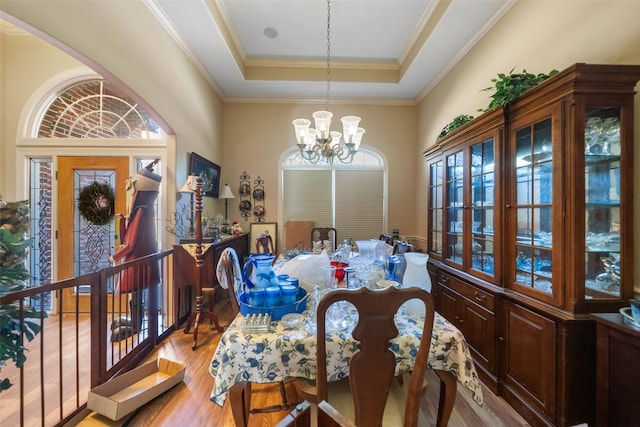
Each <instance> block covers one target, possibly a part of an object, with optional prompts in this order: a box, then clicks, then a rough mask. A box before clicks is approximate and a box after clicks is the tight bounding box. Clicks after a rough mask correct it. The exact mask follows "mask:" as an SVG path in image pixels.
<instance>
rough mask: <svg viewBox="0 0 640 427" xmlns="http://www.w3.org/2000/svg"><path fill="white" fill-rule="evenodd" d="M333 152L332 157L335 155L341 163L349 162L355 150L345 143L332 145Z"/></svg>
mask: <svg viewBox="0 0 640 427" xmlns="http://www.w3.org/2000/svg"><path fill="white" fill-rule="evenodd" d="M345 148H346V149H345ZM333 152H334V157H336V158H337V159H338V160H339V161H340V163H343V164H349V163H351V162H352V161H353V155H354V154H355V151H354V150H352V149H351V148H350V147H348V146H346V145H345V146H342V145H339V146H337V147H334V149H333Z"/></svg>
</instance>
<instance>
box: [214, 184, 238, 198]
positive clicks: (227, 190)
mask: <svg viewBox="0 0 640 427" xmlns="http://www.w3.org/2000/svg"><path fill="white" fill-rule="evenodd" d="M218 198H219V199H235V198H236V196H234V195H233V192H231V187H229V186H228V185H227V184H225V185H224V187H222V191H221V192H220V195H219V196H218Z"/></svg>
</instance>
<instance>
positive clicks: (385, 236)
mask: <svg viewBox="0 0 640 427" xmlns="http://www.w3.org/2000/svg"><path fill="white" fill-rule="evenodd" d="M378 240H382V241H383V242H385V243H386V244H388V245H393V236H392V235H391V234H388V233H382V234H381V235H380V237H378Z"/></svg>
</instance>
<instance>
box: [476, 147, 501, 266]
mask: <svg viewBox="0 0 640 427" xmlns="http://www.w3.org/2000/svg"><path fill="white" fill-rule="evenodd" d="M493 151H494V143H493V138H489V139H487V140H485V141H483V142H481V143H478V144H474V145H472V146H471V163H472V168H471V204H472V209H471V233H472V242H471V265H472V268H474V269H476V270H480V271H484V272H485V273H489V274H493V272H494V267H493V266H494V258H493V239H494V235H493V229H494V224H493V192H494V180H495V179H494V178H495V177H494V172H493V170H494V167H493V161H494V157H493Z"/></svg>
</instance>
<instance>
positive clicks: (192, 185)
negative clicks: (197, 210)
mask: <svg viewBox="0 0 640 427" xmlns="http://www.w3.org/2000/svg"><path fill="white" fill-rule="evenodd" d="M178 191H179V192H180V193H190V194H189V197H190V199H189V200H190V203H189V235H190V236H193V235H194V234H195V228H194V226H193V214H194V211H193V196H194V195H195V192H196V176H195V175H189V176H188V177H187V182H185V183H184V185H183V186H182V188H181V189H180V190H178Z"/></svg>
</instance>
